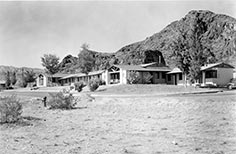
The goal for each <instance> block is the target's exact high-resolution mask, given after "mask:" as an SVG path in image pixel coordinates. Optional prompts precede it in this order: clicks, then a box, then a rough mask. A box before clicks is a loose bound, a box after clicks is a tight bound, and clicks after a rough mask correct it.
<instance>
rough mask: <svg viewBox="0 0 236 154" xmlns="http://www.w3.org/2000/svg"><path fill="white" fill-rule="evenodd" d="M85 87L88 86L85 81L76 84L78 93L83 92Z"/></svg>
mask: <svg viewBox="0 0 236 154" xmlns="http://www.w3.org/2000/svg"><path fill="white" fill-rule="evenodd" d="M85 86H86V84H85V83H84V82H83V81H79V82H76V83H75V90H77V91H78V92H81V91H82V90H83V88H84V87H85Z"/></svg>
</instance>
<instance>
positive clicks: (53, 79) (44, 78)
mask: <svg viewBox="0 0 236 154" xmlns="http://www.w3.org/2000/svg"><path fill="white" fill-rule="evenodd" d="M66 75H68V74H62V73H56V74H54V75H48V74H44V73H40V74H38V75H37V78H36V85H37V87H48V86H55V85H61V83H60V81H59V79H60V78H62V77H64V76H66Z"/></svg>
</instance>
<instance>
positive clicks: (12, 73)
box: [10, 71, 17, 85]
mask: <svg viewBox="0 0 236 154" xmlns="http://www.w3.org/2000/svg"><path fill="white" fill-rule="evenodd" d="M10 80H11V85H15V84H16V81H17V79H16V72H15V71H13V72H11V76H10Z"/></svg>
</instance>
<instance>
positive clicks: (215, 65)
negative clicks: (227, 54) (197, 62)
mask: <svg viewBox="0 0 236 154" xmlns="http://www.w3.org/2000/svg"><path fill="white" fill-rule="evenodd" d="M213 67H227V68H234V67H233V66H232V65H230V64H226V63H223V62H219V63H213V64H207V65H205V66H202V67H201V71H204V70H207V69H210V68H213ZM174 73H182V71H181V70H180V69H179V68H178V67H175V68H174V69H173V70H172V71H170V72H168V73H167V74H174Z"/></svg>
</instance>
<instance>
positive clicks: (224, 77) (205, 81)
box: [167, 62, 234, 86]
mask: <svg viewBox="0 0 236 154" xmlns="http://www.w3.org/2000/svg"><path fill="white" fill-rule="evenodd" d="M233 70H234V67H233V66H232V65H230V64H227V63H223V62H220V63H214V64H208V65H205V66H202V67H201V74H200V79H199V80H198V81H197V83H199V84H201V85H202V86H205V85H214V86H225V85H226V84H227V83H229V82H230V80H231V79H232V78H233ZM184 78H185V76H184V74H183V73H182V71H181V70H180V69H179V68H174V69H173V70H172V71H170V72H168V73H167V83H168V84H174V85H183V84H185V81H186V80H184ZM186 83H187V84H190V81H189V80H187V81H186Z"/></svg>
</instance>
